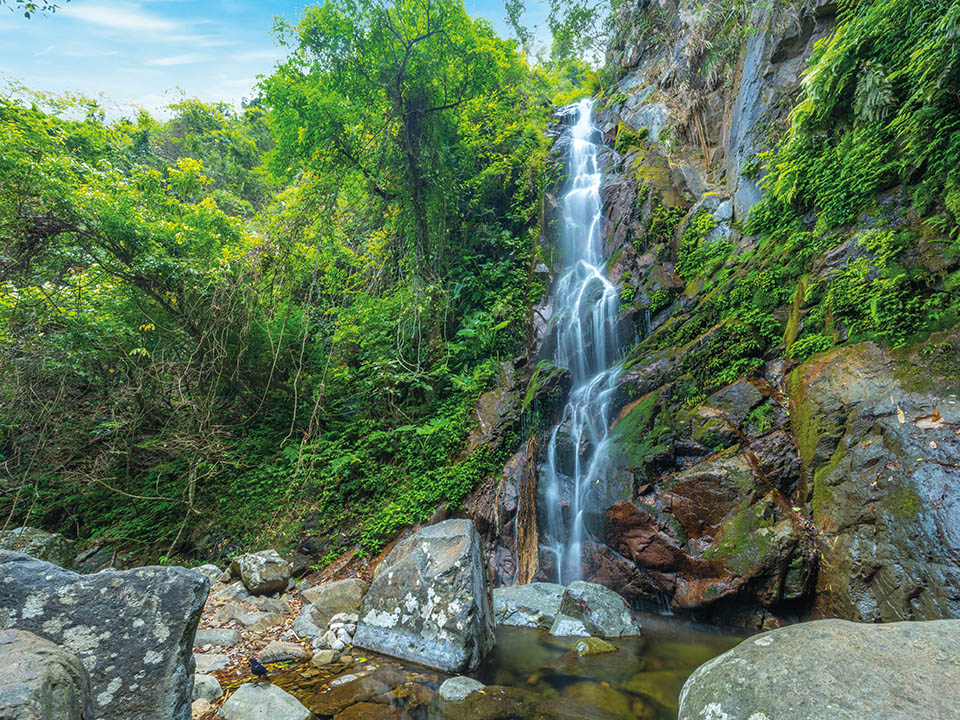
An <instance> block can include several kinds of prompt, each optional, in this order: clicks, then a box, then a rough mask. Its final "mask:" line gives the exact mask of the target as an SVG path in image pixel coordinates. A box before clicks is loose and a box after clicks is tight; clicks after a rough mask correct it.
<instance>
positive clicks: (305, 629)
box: [292, 605, 327, 639]
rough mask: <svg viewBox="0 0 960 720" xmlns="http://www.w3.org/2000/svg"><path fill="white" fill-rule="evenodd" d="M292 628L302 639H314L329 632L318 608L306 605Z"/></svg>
mask: <svg viewBox="0 0 960 720" xmlns="http://www.w3.org/2000/svg"><path fill="white" fill-rule="evenodd" d="M292 628H293V631H294V632H295V633H296V634H297V635H299V636H300V637H303V638H310V639H314V638H319V637H321V636H322V635H323V634H324V633H325V632H326V631H327V624H326V622H324V618H323V617H322V615H321V613H320V611H319V610H318V609H317V608H316V606H314V605H304V606H303V609H301V610H300V614H299V615H297V619H296V620H294V621H293V626H292Z"/></svg>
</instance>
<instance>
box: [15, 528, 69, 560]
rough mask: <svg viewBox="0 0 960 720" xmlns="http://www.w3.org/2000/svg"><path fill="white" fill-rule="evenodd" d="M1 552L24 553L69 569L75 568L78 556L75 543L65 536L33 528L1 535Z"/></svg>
mask: <svg viewBox="0 0 960 720" xmlns="http://www.w3.org/2000/svg"><path fill="white" fill-rule="evenodd" d="M0 550H13V551H15V552H22V553H24V554H25V555H29V556H30V557H35V558H36V559H37V560H45V561H46V562H49V563H53V564H54V565H59V566H60V567H62V568H68V569H70V568H72V567H73V561H74V558H75V557H76V554H77V551H76V549H75V548H74V546H73V543H72V542H70V541H69V540H67V539H66V538H65V537H64V536H63V535H60V534H58V533H48V532H47V531H46V530H40V529H39V528H32V527H18V528H13V529H12V530H7V531H5V532H2V533H0Z"/></svg>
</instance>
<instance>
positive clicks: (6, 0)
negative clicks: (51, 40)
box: [0, 0, 70, 18]
mask: <svg viewBox="0 0 960 720" xmlns="http://www.w3.org/2000/svg"><path fill="white" fill-rule="evenodd" d="M64 2H70V0H64ZM0 5H6V6H8V7H9V8H10V10H11V11H12V12H16V11H18V10H22V11H23V16H24V17H25V18H29V17H30V16H31V15H33V14H34V13H38V12H41V13H47V12H49V13H54V12H56V11H57V8H58V7H60V6H59V5H57V4H56V3H54V2H50V0H40V2H28V1H27V0H0Z"/></svg>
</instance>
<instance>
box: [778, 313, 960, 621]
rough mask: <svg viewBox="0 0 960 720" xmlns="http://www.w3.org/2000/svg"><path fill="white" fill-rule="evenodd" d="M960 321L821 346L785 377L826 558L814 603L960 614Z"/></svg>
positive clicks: (831, 609) (894, 615)
mask: <svg viewBox="0 0 960 720" xmlns="http://www.w3.org/2000/svg"><path fill="white" fill-rule="evenodd" d="M958 365H960V327H957V328H954V329H953V330H950V331H945V332H942V333H938V334H935V335H933V336H931V337H930V339H929V340H927V341H925V342H923V343H920V344H919V345H915V346H912V347H908V348H902V349H899V350H890V349H886V348H883V347H881V346H879V345H876V344H874V343H861V344H859V345H852V346H848V347H845V348H840V349H838V350H834V351H832V352H829V353H825V354H822V355H818V356H815V357H814V358H811V359H810V360H809V361H808V362H806V363H805V364H804V365H802V366H801V367H800V368H798V369H797V370H795V371H794V372H793V373H792V374H791V375H790V376H789V381H788V383H787V386H788V390H789V392H790V401H791V412H790V419H791V422H792V424H793V429H794V435H795V436H796V439H797V446H798V448H799V451H800V457H801V460H802V461H803V467H804V471H805V483H804V484H805V487H804V491H805V492H804V495H805V496H808V497H809V498H810V500H811V506H812V511H813V512H812V519H813V524H814V525H815V526H816V527H817V528H819V529H820V537H821V542H820V549H821V552H822V553H823V556H824V562H823V563H821V567H820V573H819V575H818V577H817V598H816V607H815V612H816V613H817V614H819V615H820V616H821V617H842V618H846V619H849V620H857V621H861V622H877V621H883V622H891V621H897V620H935V619H939V618H955V617H960V565H958V563H957V557H958V556H960V435H958V434H957V428H958V427H960V403H958V402H957V400H956V397H957V395H960V374H958V373H957V367H958Z"/></svg>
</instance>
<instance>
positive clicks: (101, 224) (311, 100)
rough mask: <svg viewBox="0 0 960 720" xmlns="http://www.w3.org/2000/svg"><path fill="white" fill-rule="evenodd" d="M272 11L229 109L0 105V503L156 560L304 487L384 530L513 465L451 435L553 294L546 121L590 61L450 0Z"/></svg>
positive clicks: (234, 529)
mask: <svg viewBox="0 0 960 720" xmlns="http://www.w3.org/2000/svg"><path fill="white" fill-rule="evenodd" d="M278 33H279V37H280V38H281V39H282V41H283V42H284V43H285V45H286V46H287V48H288V49H289V58H288V60H287V61H285V62H284V63H283V64H281V65H280V66H279V67H278V68H277V69H276V71H275V72H274V74H272V75H271V76H269V77H267V78H265V79H263V80H262V82H261V85H260V88H259V91H260V92H259V95H258V97H257V99H256V100H254V101H253V102H250V103H249V104H247V105H246V106H245V107H244V108H243V109H242V111H240V112H235V111H233V110H232V109H230V108H229V107H226V106H218V105H210V104H206V103H203V102H201V101H199V100H184V101H182V102H180V103H178V104H175V105H174V106H173V107H172V108H171V110H172V112H173V117H172V119H170V120H168V121H165V122H159V121H156V120H154V119H152V118H150V117H149V116H147V115H146V114H141V115H140V116H139V117H137V118H136V119H135V120H127V119H124V120H119V121H116V122H108V121H106V120H105V118H104V114H103V112H102V110H101V109H100V107H99V106H98V105H97V104H96V103H95V102H92V101H89V100H85V99H82V98H80V99H77V98H72V99H56V98H44V97H40V96H36V95H25V94H24V93H22V92H21V93H20V94H19V96H15V97H5V98H2V99H0V177H2V178H3V181H2V183H0V234H2V236H3V237H4V239H5V242H4V244H3V249H2V250H0V272H2V277H0V281H2V283H3V284H2V293H0V367H2V369H3V373H2V376H0V427H2V431H0V432H2V435H0V454H2V459H3V467H4V473H5V475H6V480H7V481H6V482H4V483H3V485H2V490H0V518H2V525H9V524H11V523H14V524H31V525H38V526H42V527H50V528H58V529H60V530H61V531H63V532H66V533H68V534H71V535H74V536H76V537H80V538H83V539H90V538H100V539H102V540H107V541H114V542H121V543H124V544H126V545H127V546H128V547H130V548H131V549H133V550H135V551H137V552H139V553H141V554H142V555H150V554H165V555H172V554H174V553H176V552H190V551H192V550H195V549H196V546H197V544H198V543H199V544H200V545H212V544H216V543H219V542H221V541H225V540H228V539H229V540H231V541H234V542H254V541H256V539H257V538H258V537H260V538H263V537H265V536H267V535H273V536H276V535H278V534H282V533H284V532H286V531H288V530H289V529H291V528H293V527H296V525H295V524H294V523H293V522H292V521H294V520H299V519H300V518H302V517H303V516H304V515H306V514H307V513H309V512H311V511H315V512H316V515H317V516H318V517H319V518H321V525H322V527H321V530H322V531H324V532H327V533H331V534H333V535H334V536H337V535H338V534H339V535H340V539H339V541H338V542H335V543H334V544H333V546H332V547H331V551H336V550H337V548H338V546H348V545H350V544H353V543H355V542H357V541H361V542H362V543H363V546H364V547H365V548H367V549H368V550H375V549H377V548H378V547H379V546H380V545H381V544H382V543H383V542H384V541H385V540H386V539H389V538H390V537H391V536H392V534H393V533H394V532H395V531H396V530H397V529H398V528H400V527H402V526H403V525H406V524H409V523H411V522H414V521H417V520H422V519H424V518H425V517H426V516H428V515H429V514H430V513H431V512H432V511H433V509H434V508H435V506H436V505H437V503H438V502H440V501H443V500H448V501H451V502H454V503H455V502H457V501H459V500H460V499H462V498H463V497H464V495H465V494H466V493H467V492H469V490H471V489H472V488H473V486H474V485H475V483H476V482H477V480H478V479H479V478H480V476H481V475H482V474H483V473H484V472H487V471H488V470H490V469H491V468H492V467H493V466H494V465H495V464H496V463H497V462H499V461H500V460H501V458H497V457H489V456H488V455H487V454H485V453H482V452H481V453H475V454H473V455H470V456H468V457H465V458H463V457H460V454H461V451H462V448H463V444H464V440H465V438H466V435H467V433H468V431H469V429H470V426H471V423H472V408H473V405H474V403H475V401H476V399H477V397H478V395H479V394H480V393H481V392H482V391H484V390H486V389H488V388H489V387H490V386H491V385H492V384H494V383H495V382H496V378H497V373H498V367H499V362H500V361H502V360H506V359H510V358H512V357H514V356H515V355H516V354H518V353H520V352H522V349H523V337H524V329H525V326H526V316H527V312H528V307H529V305H530V302H531V298H533V297H539V296H540V294H541V293H542V291H543V288H542V286H541V285H540V284H539V283H538V282H537V280H536V276H534V275H533V274H532V272H531V269H532V267H533V263H534V262H535V260H536V253H537V252H538V251H537V247H538V245H537V244H536V243H535V240H536V238H537V236H538V232H539V227H538V226H539V220H540V217H539V216H540V196H541V190H542V186H543V184H544V182H545V179H546V172H545V167H544V161H545V158H546V150H547V140H546V138H545V137H544V133H543V130H544V128H545V125H546V122H547V119H548V116H549V113H550V112H551V107H552V104H551V100H552V99H553V97H554V96H555V95H556V94H557V93H566V94H567V96H573V95H574V94H576V93H577V92H580V90H578V87H579V84H580V82H581V79H578V73H579V72H581V70H582V68H578V67H577V66H576V65H575V64H574V65H570V64H566V65H559V64H553V65H544V66H540V67H536V68H533V67H530V66H529V65H528V64H527V62H526V61H525V59H524V57H523V56H522V55H520V54H519V53H518V52H517V51H516V49H515V48H514V46H513V44H512V43H510V42H506V41H503V40H501V39H499V38H498V37H497V36H496V35H495V34H494V33H493V31H492V30H491V28H490V27H489V25H488V24H487V23H486V22H484V21H479V20H473V19H471V18H469V17H468V16H467V15H466V13H465V12H464V9H463V5H462V3H461V2H459V0H442V1H441V2H431V3H430V4H429V5H428V4H424V3H418V2H406V1H402V2H397V3H395V4H394V5H393V6H391V7H390V8H389V9H388V8H386V7H384V6H382V5H381V4H379V3H372V2H371V3H367V2H350V1H348V0H341V1H335V2H326V3H324V4H322V5H318V6H316V7H314V8H312V9H309V10H308V11H307V12H306V14H305V16H304V17H303V19H302V20H301V21H300V22H299V23H298V24H297V25H295V26H294V25H288V24H283V23H281V24H280V25H279V27H278ZM348 508H349V513H348ZM207 531H209V532H207ZM204 533H206V534H205V535H204Z"/></svg>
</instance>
